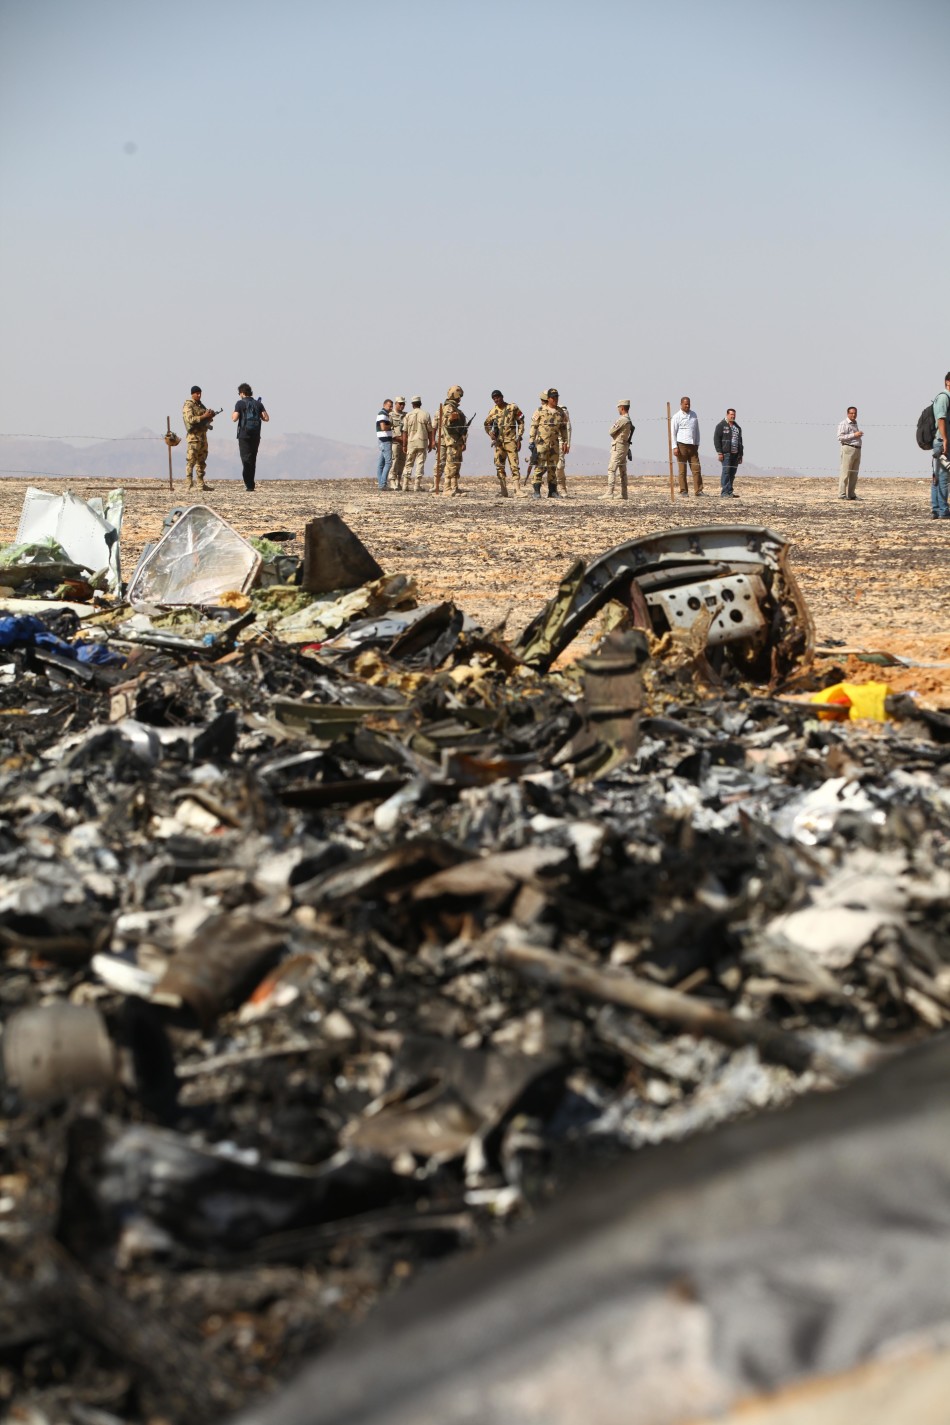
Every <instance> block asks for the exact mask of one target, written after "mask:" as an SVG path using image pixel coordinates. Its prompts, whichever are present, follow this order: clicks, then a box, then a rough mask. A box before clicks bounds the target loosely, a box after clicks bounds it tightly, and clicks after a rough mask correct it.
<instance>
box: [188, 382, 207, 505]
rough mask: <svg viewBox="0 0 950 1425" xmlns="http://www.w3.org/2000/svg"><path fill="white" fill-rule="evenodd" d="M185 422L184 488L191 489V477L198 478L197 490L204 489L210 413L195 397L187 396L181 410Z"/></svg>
mask: <svg viewBox="0 0 950 1425" xmlns="http://www.w3.org/2000/svg"><path fill="white" fill-rule="evenodd" d="M181 416H182V420H183V421H184V422H185V430H186V431H187V433H188V435H187V440H186V442H185V488H186V489H187V490H190V489H191V488H192V483H193V476H195V475H197V477H198V489H199V490H204V489H206V488H207V487H206V485H205V467H206V466H207V464H208V429H209V427H210V425H211V411H210V409H209V408H208V407H207V406H206V405H204V404H203V403H202V402H201V401H200V400H199V399H198V398H197V396H189V397H188V400H187V401H186V402H185V404H184V405H183V406H182V408H181Z"/></svg>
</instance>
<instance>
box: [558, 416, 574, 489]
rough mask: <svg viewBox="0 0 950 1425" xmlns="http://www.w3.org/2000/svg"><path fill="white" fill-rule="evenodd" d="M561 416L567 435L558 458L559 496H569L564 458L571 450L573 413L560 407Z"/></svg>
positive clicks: (562, 442)
mask: <svg viewBox="0 0 950 1425" xmlns="http://www.w3.org/2000/svg"><path fill="white" fill-rule="evenodd" d="M560 411H561V415H562V416H563V417H564V420H565V422H566V427H567V435H566V436H565V437H564V439H563V440H562V441H561V450H560V454H559V455H558V458H557V488H558V494H560V495H562V496H564V497H565V498H566V496H567V476H566V475H565V474H564V457H565V455H566V454H567V452H568V451H569V450H570V448H571V435H572V431H571V413H570V411H569V410H568V409H567V407H566V406H561V407H560Z"/></svg>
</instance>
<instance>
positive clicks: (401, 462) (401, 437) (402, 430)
mask: <svg viewBox="0 0 950 1425" xmlns="http://www.w3.org/2000/svg"><path fill="white" fill-rule="evenodd" d="M389 421H390V424H391V426H392V428H393V447H392V449H393V463H392V465H391V466H390V468H389V488H390V489H391V490H403V489H405V485H404V484H403V478H402V474H403V470H404V469H405V465H406V398H405V396H397V397H396V399H395V401H394V402H393V408H392V410H391V411H390V413H389Z"/></svg>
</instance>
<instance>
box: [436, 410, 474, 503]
mask: <svg viewBox="0 0 950 1425" xmlns="http://www.w3.org/2000/svg"><path fill="white" fill-rule="evenodd" d="M456 391H457V392H458V395H457V396H456V395H455V392H456ZM463 395H464V392H463V391H462V388H461V386H450V387H449V394H448V395H447V396H446V398H445V400H444V401H443V403H442V483H443V485H444V493H445V494H446V495H457V494H458V492H459V477H460V476H461V473H462V454H463V452H464V450H465V443H466V441H467V440H468V430H467V428H466V425H465V414H464V412H463V411H461V410H459V401H460V400H461V399H462V396H463Z"/></svg>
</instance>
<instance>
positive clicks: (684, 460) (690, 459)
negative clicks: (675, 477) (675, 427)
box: [674, 441, 703, 495]
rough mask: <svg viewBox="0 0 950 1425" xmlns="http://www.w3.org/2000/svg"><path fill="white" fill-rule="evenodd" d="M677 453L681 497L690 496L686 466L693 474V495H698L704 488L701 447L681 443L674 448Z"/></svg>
mask: <svg viewBox="0 0 950 1425" xmlns="http://www.w3.org/2000/svg"><path fill="white" fill-rule="evenodd" d="M674 449H675V452H676V463H677V466H678V468H679V492H680V494H681V495H688V494H689V488H688V486H687V484H686V466H687V465H689V468H690V470H691V471H692V472H693V494H694V495H698V494H699V492H700V491H701V490H702V488H703V469H702V466H701V465H700V463H699V446H698V445H684V444H683V442H682V441H680V443H679V445H677V446H675V447H674Z"/></svg>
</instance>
